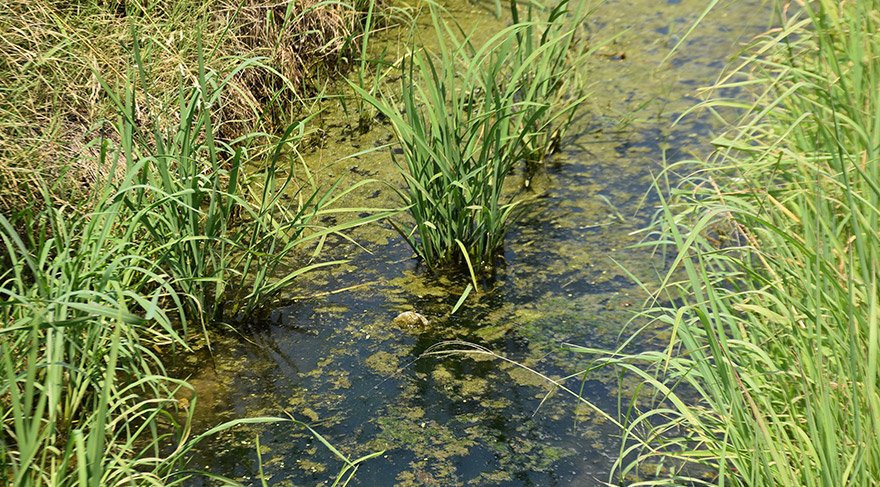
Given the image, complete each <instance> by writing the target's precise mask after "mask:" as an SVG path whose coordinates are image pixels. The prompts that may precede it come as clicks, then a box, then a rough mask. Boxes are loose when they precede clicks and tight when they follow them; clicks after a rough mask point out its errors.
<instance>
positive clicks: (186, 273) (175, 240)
mask: <svg viewBox="0 0 880 487" xmlns="http://www.w3.org/2000/svg"><path fill="white" fill-rule="evenodd" d="M134 57H135V59H136V63H137V66H138V70H139V71H140V72H141V73H142V72H144V71H145V67H144V66H143V65H142V64H141V62H140V49H139V47H138V43H137V42H136V43H135V48H134ZM198 61H199V70H198V84H197V85H196V86H195V87H187V86H186V85H185V84H184V83H183V82H182V80H181V84H180V88H179V100H180V111H179V113H178V116H177V120H179V122H178V123H177V124H175V125H174V126H173V127H162V125H161V123H160V122H159V121H155V120H154V121H153V123H152V130H148V129H147V128H146V127H144V125H145V123H144V122H141V123H140V124H139V123H138V121H137V113H136V105H135V103H134V99H135V97H136V89H135V86H136V79H134V78H132V80H131V81H130V82H129V83H128V85H127V87H126V90H127V91H126V92H125V93H124V94H123V95H120V94H119V93H116V92H113V90H112V89H111V88H110V87H109V85H107V84H106V83H105V84H104V86H105V88H106V89H107V90H108V92H109V93H110V97H111V99H113V100H114V101H115V102H116V103H118V107H119V110H120V122H119V134H120V140H121V142H120V144H119V145H118V147H116V148H115V151H114V152H113V153H112V154H111V155H110V156H109V157H105V155H106V153H102V157H101V162H100V163H101V164H106V163H105V162H104V159H110V160H114V159H115V160H118V161H120V163H121V164H122V165H123V166H124V170H123V171H122V172H123V173H124V174H125V177H124V178H123V179H122V180H121V182H120V184H119V185H118V186H117V193H116V195H115V196H114V198H116V199H118V200H120V201H121V202H123V203H124V204H125V206H126V208H127V209H128V210H129V211H130V212H131V213H132V214H133V215H136V218H135V219H134V220H133V223H134V225H132V226H131V227H130V228H128V230H127V234H126V235H125V238H127V239H134V238H144V237H147V238H148V241H149V242H150V243H152V244H153V245H154V246H155V247H154V248H155V252H156V254H155V255H154V259H155V260H154V263H155V265H156V266H157V267H159V268H161V269H162V270H163V271H165V272H167V273H169V274H170V276H172V277H173V278H174V286H175V287H176V288H178V289H180V291H181V292H182V294H183V295H184V296H186V297H187V298H188V300H189V302H190V303H191V304H192V306H190V307H189V309H190V311H191V313H193V314H194V315H196V316H199V317H205V318H206V319H207V320H208V321H212V320H222V319H235V318H242V317H247V316H250V314H251V313H253V312H254V311H256V310H257V309H258V307H260V306H265V305H267V304H268V303H269V302H271V299H272V298H273V297H274V296H275V295H276V294H277V293H278V291H280V290H281V289H283V288H285V287H286V286H289V285H290V284H291V283H292V282H293V280H294V279H295V278H296V277H297V276H299V275H301V274H302V273H304V272H308V271H310V270H313V269H316V268H319V267H323V266H326V265H333V264H337V263H338V262H321V263H312V264H309V265H305V266H302V267H293V268H290V267H289V266H288V270H286V271H285V272H284V273H279V272H277V271H278V270H279V269H280V268H281V266H282V264H286V263H288V261H289V259H290V257H291V256H292V254H293V253H294V252H295V251H296V250H300V249H302V248H303V247H305V246H307V245H308V244H310V243H312V244H314V245H315V246H316V247H317V248H320V244H321V242H323V240H324V239H326V237H327V236H329V235H331V234H338V233H340V232H342V231H344V230H346V229H350V228H353V227H355V226H357V225H360V224H363V223H366V222H370V221H374V220H376V219H378V218H381V217H383V216H386V214H382V213H372V214H369V215H367V216H364V217H361V218H357V219H352V220H349V221H347V222H344V223H340V224H337V225H334V226H331V227H326V228H325V227H322V226H321V225H320V219H321V217H322V215H324V214H325V213H326V212H327V211H332V212H333V213H336V214H341V213H346V212H355V211H358V212H360V211H363V209H358V208H338V207H337V208H333V209H332V210H328V207H329V206H331V205H333V204H334V203H335V202H336V201H338V200H339V199H340V198H342V197H344V196H345V195H346V194H347V193H349V192H351V191H354V190H356V189H357V188H359V187H360V186H362V185H364V184H369V183H370V181H369V180H364V181H360V182H358V183H356V184H354V185H351V186H349V187H348V188H346V189H345V190H342V191H336V185H333V186H332V187H330V188H329V189H327V190H320V189H318V188H312V189H309V188H308V187H306V186H296V187H295V181H294V174H295V165H296V163H298V162H299V159H298V157H299V153H298V151H297V143H298V141H299V140H300V138H301V137H302V136H303V134H304V133H305V124H306V123H307V122H308V121H309V120H310V118H311V117H309V118H306V119H304V120H301V121H300V122H298V123H295V124H292V125H291V126H290V127H288V128H287V130H286V131H285V132H284V133H283V134H281V135H280V136H279V137H277V138H272V137H270V136H268V135H266V134H260V133H255V134H249V135H247V136H245V137H242V138H240V139H239V140H238V141H237V142H236V146H235V147H233V146H230V145H228V144H221V143H219V142H217V140H216V138H215V135H214V134H215V132H216V127H215V126H214V122H213V119H214V113H215V112H214V108H215V107H216V105H217V103H218V98H219V97H220V94H221V93H222V92H223V91H224V90H225V89H228V87H227V83H228V82H229V80H230V79H232V76H234V74H235V72H237V71H238V70H243V69H247V67H248V62H247V61H245V62H243V63H242V64H241V66H240V68H239V69H238V70H236V71H234V72H233V74H232V75H229V76H227V77H225V78H223V79H217V78H218V76H217V73H214V72H210V71H208V70H207V68H206V66H205V64H204V62H203V58H202V57H201V56H199V58H198ZM139 85H140V86H141V87H142V88H141V89H143V90H149V86H148V84H147V83H145V82H144V83H140V84H139ZM146 98H147V99H149V96H147V97H146ZM142 109H143V110H144V111H145V112H147V113H149V112H150V107H149V105H147V106H146V107H142ZM267 140H271V141H272V142H271V143H268V142H267ZM266 145H269V149H268V152H269V153H268V154H267V156H266V157H261V156H260V154H262V153H264V152H267V149H266ZM253 147H256V148H257V149H258V150H257V151H255V152H256V154H257V156H254V157H253V158H252V159H251V160H250V161H247V160H246V158H247V157H248V154H249V149H251V148H253ZM247 162H250V165H249V166H248V165H247Z"/></svg>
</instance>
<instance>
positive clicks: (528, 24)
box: [355, 2, 581, 275]
mask: <svg viewBox="0 0 880 487" xmlns="http://www.w3.org/2000/svg"><path fill="white" fill-rule="evenodd" d="M567 5H568V3H567V2H563V3H561V4H560V5H559V6H558V7H557V8H556V9H554V10H553V12H552V13H551V15H550V16H549V17H548V19H547V20H546V21H536V20H523V21H519V22H516V23H514V24H512V25H511V26H509V27H507V28H505V29H503V30H501V31H500V32H498V33H496V34H494V35H492V36H491V37H490V38H489V39H488V40H486V41H485V43H482V44H480V45H476V44H475V43H474V42H472V40H471V36H469V35H466V34H465V33H464V32H462V31H461V29H460V28H458V27H457V26H456V25H455V24H452V23H450V22H448V21H447V20H445V16H444V12H443V11H442V9H441V8H440V7H437V6H436V5H432V6H431V8H430V14H431V20H432V24H433V28H434V32H435V34H436V39H437V41H436V47H435V48H434V49H431V50H429V49H417V50H415V52H413V53H412V54H411V55H409V56H407V57H405V58H404V59H403V61H402V63H401V69H402V71H401V85H400V93H399V96H397V97H394V96H391V95H387V96H384V97H382V98H381V99H380V98H377V97H376V96H373V95H372V94H370V93H368V92H366V91H365V90H363V89H360V88H357V87H355V88H356V89H358V91H359V92H360V93H361V96H363V97H364V99H366V100H367V101H368V102H369V103H371V104H372V105H374V106H375V107H376V108H377V109H379V110H380V111H381V112H382V114H384V115H385V116H386V117H388V119H389V120H390V123H391V125H392V126H393V128H394V131H395V134H396V135H397V139H398V142H399V144H400V148H401V150H402V154H401V155H400V156H399V157H395V163H396V164H397V166H398V168H399V169H400V173H401V175H402V176H403V178H404V181H405V188H404V189H401V190H399V195H400V197H401V199H402V200H403V203H404V205H405V206H406V208H407V210H408V211H409V214H410V216H411V217H412V219H413V221H414V224H413V225H412V226H410V225H408V224H406V225H405V224H397V225H396V227H397V229H398V231H399V232H400V233H401V234H402V235H403V236H404V237H405V238H406V240H407V242H408V243H409V244H410V245H411V246H412V248H413V250H414V251H415V252H416V254H417V255H418V256H419V257H421V259H422V260H423V262H424V263H425V264H426V265H427V266H428V267H430V268H433V269H436V268H438V267H441V266H446V265H461V264H464V265H466V266H467V267H468V268H469V269H470V271H471V274H472V275H473V274H474V273H475V272H477V271H479V270H480V269H482V268H486V267H490V266H491V265H492V264H493V261H494V259H495V258H496V256H497V254H498V253H499V251H500V249H501V247H502V243H503V240H504V236H505V233H506V231H507V229H508V228H509V226H510V225H511V223H512V222H514V221H515V220H516V218H517V217H518V216H519V214H520V213H521V212H522V210H523V209H524V207H525V204H526V203H527V198H525V197H520V196H518V194H517V193H518V192H517V190H516V188H509V187H506V185H505V182H506V180H507V178H508V176H509V175H510V174H511V173H512V172H513V171H514V170H515V168H517V166H519V165H521V164H523V163H524V162H525V161H528V160H530V159H534V158H536V157H542V156H543V155H544V154H546V152H547V150H546V149H547V147H548V141H549V140H550V139H551V137H550V136H549V135H548V134H550V133H551V132H553V131H554V129H553V127H556V128H557V129H560V130H561V129H562V128H563V127H562V126H563V125H564V124H565V122H564V120H568V121H570V117H569V118H566V117H568V116H569V115H570V114H571V113H572V112H573V111H574V109H575V108H576V106H577V104H578V102H579V101H581V100H580V99H574V100H568V101H566V102H563V103H560V100H561V99H562V97H559V96H558V90H559V84H560V83H562V80H561V78H562V77H564V73H566V72H567V69H565V68H562V67H563V66H567V65H568V64H567V63H569V61H570V59H571V58H569V56H568V54H569V47H570V46H571V35H572V34H571V31H569V30H565V29H556V28H555V27H554V26H555V25H556V23H559V22H563V19H564V15H563V12H567ZM533 36H539V39H535V38H534V37H533ZM525 44H528V45H530V46H531V48H530V49H529V51H528V52H527V53H526V52H524V51H523V50H522V49H521V47H522V46H523V45H525ZM399 107H402V109H400V108H399Z"/></svg>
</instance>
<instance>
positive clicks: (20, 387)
mask: <svg viewBox="0 0 880 487" xmlns="http://www.w3.org/2000/svg"><path fill="white" fill-rule="evenodd" d="M133 57H134V61H135V62H134V70H135V73H132V74H131V76H130V77H129V78H128V81H126V82H125V83H123V86H122V88H121V89H120V90H118V91H115V90H113V89H111V88H110V86H109V84H108V83H107V82H105V81H103V80H102V83H103V85H104V87H105V89H106V90H107V91H108V95H109V97H110V98H111V99H112V100H113V102H114V103H115V104H116V106H117V107H118V109H119V113H120V116H119V122H118V124H117V126H116V133H115V134H114V136H115V138H117V139H118V140H119V142H118V143H112V142H110V140H107V139H105V140H103V141H102V144H101V149H100V152H99V154H98V155H97V157H98V159H99V161H98V162H99V164H100V165H101V166H102V167H107V168H108V173H109V174H110V175H111V176H110V177H108V179H107V180H106V181H103V182H101V184H97V185H95V186H93V187H92V188H91V190H90V197H89V199H88V200H86V201H77V202H75V203H76V206H75V207H71V206H69V205H65V206H61V205H56V204H55V202H54V201H53V199H52V195H51V194H50V193H49V190H48V189H45V188H44V189H43V193H42V194H43V197H44V204H42V205H38V206H34V207H33V208H39V209H32V210H31V211H24V212H22V213H21V214H20V215H19V218H20V220H19V221H18V225H17V227H18V228H24V229H26V232H20V231H17V230H16V226H14V225H13V224H12V223H11V222H10V220H9V219H7V218H6V217H5V216H2V215H0V241H2V244H3V253H2V254H0V262H2V264H3V268H2V270H0V323H2V328H0V350H2V363H0V406H2V407H0V428H2V431H3V433H2V434H0V479H3V480H4V481H9V482H10V483H12V484H13V485H43V484H49V485H74V484H78V485H95V486H97V485H108V484H114V485H115V484H138V485H140V484H156V485H162V484H176V483H185V482H186V481H187V480H188V479H190V478H191V477H192V475H193V473H191V472H188V471H186V470H185V469H184V468H183V467H185V464H186V460H187V452H188V451H189V450H190V449H191V448H192V447H193V446H194V444H195V443H197V442H198V441H200V440H201V439H203V438H204V437H205V436H206V435H208V434H211V433H216V432H218V431H221V430H223V429H226V428H229V427H232V426H235V425H236V424H241V423H259V422H268V421H277V420H278V419H276V418H259V419H246V420H240V421H233V422H230V423H226V424H224V425H220V426H218V427H216V428H214V429H213V430H211V431H209V432H207V433H205V434H203V435H200V436H198V437H196V438H192V439H190V433H191V431H190V414H191V412H192V409H191V407H192V406H195V403H196V401H195V400H193V401H191V402H190V403H189V405H190V406H189V407H187V406H185V405H181V404H180V403H179V402H178V396H179V395H180V394H181V393H185V395H184V396H183V397H187V396H190V395H191V392H190V390H191V388H190V386H189V385H188V384H187V383H186V382H184V381H181V380H176V379H173V378H171V377H168V376H167V375H166V373H165V371H164V367H163V364H162V361H161V358H160V355H159V352H157V350H161V349H167V348H169V347H175V348H179V349H184V350H186V349H187V348H188V346H187V338H188V335H189V324H190V323H191V322H192V321H194V320H195V321H198V322H200V323H201V324H203V325H204V324H205V323H206V322H209V321H212V320H221V319H233V318H240V317H246V316H251V315H252V314H253V313H255V312H258V311H259V310H260V309H261V307H262V306H264V305H266V304H268V303H269V302H271V300H272V298H273V297H274V296H275V295H276V294H277V293H278V292H279V291H280V290H282V289H284V288H285V287H287V286H289V285H291V284H292V283H293V282H294V281H295V279H296V277H298V276H299V275H301V274H303V273H304V272H308V271H310V270H313V269H316V268H318V267H322V266H326V265H332V264H334V263H335V262H313V260H314V259H315V258H316V257H317V255H318V253H319V252H320V250H321V249H322V247H323V244H324V241H325V239H326V238H327V237H328V236H330V235H334V234H340V232H342V231H344V230H346V229H348V228H352V227H354V226H357V225H359V224H362V223H365V222H369V221H373V220H375V219H377V218H380V217H382V216H384V215H383V214H381V213H375V212H374V213H372V214H370V215H368V216H366V217H362V218H358V219H352V220H349V221H347V222H344V223H340V224H337V225H335V226H332V227H324V226H321V217H322V216H323V215H324V214H326V213H327V212H333V213H335V214H346V213H349V212H355V211H357V212H360V211H363V210H362V209H357V208H351V209H348V208H339V207H337V205H336V202H337V201H338V200H339V199H340V198H342V197H344V196H345V195H346V194H347V192H349V191H352V190H355V189H357V188H358V187H359V186H360V185H363V184H367V183H369V181H363V182H360V183H358V184H355V185H353V186H351V187H349V188H348V189H346V190H344V191H336V188H335V186H334V187H332V188H330V189H329V190H327V191H319V190H318V189H311V190H309V189H307V188H293V186H294V185H295V180H294V178H293V176H294V171H293V170H294V165H295V162H297V161H298V158H297V147H296V142H297V140H298V139H299V137H301V136H302V135H303V132H304V125H303V124H304V123H305V121H303V122H300V123H297V124H294V125H292V126H291V127H290V128H288V129H287V130H286V131H285V133H284V134H283V135H281V136H280V137H277V138H275V139H274V140H275V142H274V145H273V146H271V148H270V150H268V151H267V150H266V149H265V147H264V146H265V144H266V140H267V139H268V140H272V138H271V137H270V136H268V135H266V134H260V133H255V134H249V135H248V136H245V137H242V138H241V139H240V140H238V141H236V143H235V144H236V145H235V146H233V145H231V144H222V143H220V142H218V141H217V137H216V133H217V128H216V127H215V126H214V120H215V118H214V117H215V115H216V113H215V112H214V111H213V109H214V107H215V106H216V104H217V100H218V99H219V97H220V96H221V92H222V91H223V90H224V89H225V88H226V86H227V82H228V80H229V79H231V76H234V75H235V72H234V73H233V74H231V75H229V76H227V77H226V78H223V79H218V76H217V74H216V73H214V72H212V71H210V70H209V69H208V68H207V67H206V65H205V64H204V62H203V57H202V56H201V55H199V56H198V61H199V63H198V77H197V83H196V84H195V86H189V85H188V84H187V83H186V82H184V80H183V79H181V80H180V83H179V86H180V88H179V90H178V100H179V112H178V116H177V117H176V118H174V120H175V123H174V124H170V123H167V122H166V123H160V122H159V121H158V120H156V119H152V118H151V117H154V116H155V115H154V112H152V111H151V107H150V105H149V104H147V105H139V104H137V103H136V101H135V100H137V99H139V98H140V99H146V100H149V99H151V97H150V96H149V95H150V93H149V91H150V88H151V87H150V85H149V83H148V77H147V75H146V74H145V73H146V72H147V68H146V66H147V65H146V64H145V63H144V62H143V60H142V59H141V50H140V47H139V45H138V43H137V42H136V43H135V46H134V49H133ZM247 65H248V62H244V63H242V66H241V67H240V68H239V69H238V70H236V72H238V71H240V70H241V69H245V68H246V67H247ZM136 86H137V87H138V88H137V89H136V88H135V87H136ZM112 138H113V137H111V139H112ZM250 149H254V150H253V151H251V150H250ZM249 154H253V155H250V156H249ZM73 203H74V202H71V204H73ZM310 247H314V249H310ZM307 250H311V255H303V254H304V253H305V252H306V251H307ZM303 257H305V258H307V259H310V260H309V261H308V262H305V263H303V264H301V265H299V266H296V265H293V266H292V265H291V264H292V263H293V262H295V260H294V259H295V258H303ZM220 303H225V306H221V305H220ZM322 441H325V440H323V439H322ZM334 451H335V450H334ZM343 460H344V461H345V463H346V465H345V467H344V471H343V473H341V474H340V479H348V478H350V475H352V474H353V472H354V470H356V467H357V464H358V463H359V462H361V461H363V460H364V459H359V460H355V461H349V460H348V459H346V458H343ZM221 480H222V479H221ZM340 482H342V480H340ZM345 482H347V480H345Z"/></svg>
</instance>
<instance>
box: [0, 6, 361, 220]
mask: <svg viewBox="0 0 880 487" xmlns="http://www.w3.org/2000/svg"><path fill="white" fill-rule="evenodd" d="M368 4H372V2H363V3H358V2H355V3H346V2H335V1H334V2H329V1H323V2H321V1H316V2H312V1H308V2H298V3H296V4H294V3H292V2H260V1H251V0H244V1H238V0H216V1H215V0H212V1H207V2H193V1H189V0H170V1H147V2H128V1H117V0H111V1H101V0H90V1H86V2H53V1H43V0H38V1H19V0H15V1H13V2H11V3H9V4H8V5H5V8H4V9H3V12H0V32H3V40H4V44H3V46H2V48H0V120H2V123H0V186H2V190H0V210H2V211H3V212H4V213H5V214H10V213H14V212H16V211H18V210H20V209H21V208H23V207H27V205H28V204H29V203H32V202H33V201H34V200H36V201H40V200H41V199H40V198H39V191H38V190H36V189H35V188H38V187H40V186H41V185H48V186H50V187H51V188H52V189H53V191H52V194H53V196H54V197H55V198H56V199H57V200H58V201H66V200H69V199H77V198H80V197H81V196H83V194H86V193H88V191H89V188H90V187H91V186H92V185H93V184H96V183H98V182H100V181H101V180H103V179H105V178H106V176H107V175H108V171H109V167H102V166H100V165H98V164H97V162H98V152H99V151H100V148H99V147H98V144H97V143H96V142H95V140H96V139H100V138H101V137H106V138H111V139H114V140H115V141H117V142H118V141H119V140H120V139H119V134H117V133H115V131H114V127H113V125H112V120H113V119H114V118H115V114H116V112H117V110H118V107H117V106H116V104H115V103H114V102H113V101H112V100H111V99H110V97H108V96H107V91H106V90H105V89H104V86H102V79H103V82H104V83H106V84H107V85H109V86H110V87H112V88H113V89H118V88H120V87H121V86H124V85H126V83H128V81H129V79H130V78H131V74H132V70H133V68H134V66H135V60H134V59H133V58H132V52H133V51H134V48H135V39H138V42H139V43H140V44H141V45H142V49H141V50H140V53H139V54H140V56H141V59H140V61H141V62H142V68H143V69H142V70H140V71H139V72H138V73H137V78H138V79H137V81H136V83H137V84H138V87H139V90H138V91H137V92H136V93H137V98H136V99H135V100H134V102H135V104H136V105H137V106H136V110H135V116H136V117H137V122H138V123H144V122H148V121H150V122H151V121H153V120H160V122H161V126H162V127H163V129H167V128H170V127H173V125H174V124H175V123H176V121H177V120H176V117H177V112H178V109H177V105H178V93H179V91H180V90H179V87H180V86H193V85H196V84H198V80H199V65H200V57H201V61H202V64H203V65H204V69H205V70H206V71H207V72H208V73H210V74H213V75H214V76H213V81H214V82H215V83H223V84H224V85H225V89H223V90H220V91H219V97H220V98H219V99H218V100H217V101H216V103H215V107H214V111H213V116H214V118H215V119H214V129H215V131H216V133H217V137H218V139H220V140H222V141H224V142H230V143H234V142H235V141H236V140H237V139H238V138H239V137H242V136H246V135H247V134H254V133H267V134H279V133H280V132H283V131H284V129H285V128H286V127H287V126H288V125H290V124H291V123H295V122H296V121H298V119H299V118H301V117H302V115H303V113H307V111H308V110H307V109H308V108H309V107H310V106H311V105H312V103H311V101H310V100H309V97H310V96H312V95H314V94H316V93H317V92H319V91H320V89H321V88H322V86H324V84H326V83H327V82H328V81H330V80H332V79H333V78H336V77H338V76H339V73H341V72H343V71H344V70H345V69H346V68H347V67H348V66H349V65H350V64H352V63H353V62H355V61H356V60H357V58H358V56H357V53H358V47H359V41H360V40H361V39H362V37H363V35H364V28H365V23H364V16H365V13H366V11H367V10H368V7H369V5H368ZM375 24H376V20H375V19H374V20H373V25H374V26H375ZM108 120H109V121H111V123H109V124H108V122H107V121H108Z"/></svg>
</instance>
